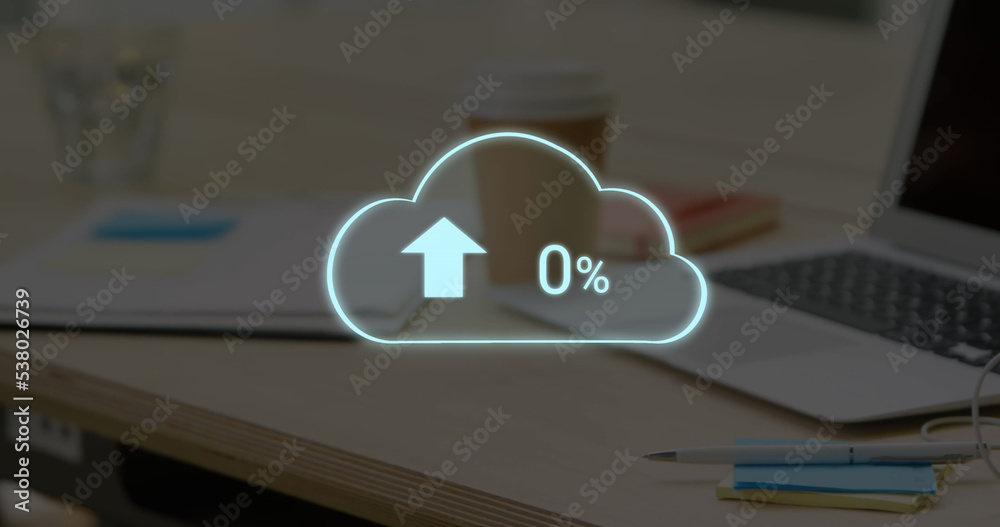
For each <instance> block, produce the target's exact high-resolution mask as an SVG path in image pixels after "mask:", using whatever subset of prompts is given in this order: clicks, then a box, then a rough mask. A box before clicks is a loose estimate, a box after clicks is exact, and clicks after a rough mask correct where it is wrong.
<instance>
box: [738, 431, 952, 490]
mask: <svg viewBox="0 0 1000 527" xmlns="http://www.w3.org/2000/svg"><path fill="white" fill-rule="evenodd" d="M736 444H737V445H790V448H789V451H791V452H793V454H792V455H791V457H790V462H789V463H788V464H784V465H737V466H736V468H735V470H734V471H733V488H734V489H735V490H758V489H775V488H777V490H793V491H794V490H798V491H814V492H888V493H903V494H933V493H934V492H935V491H936V490H937V480H936V478H935V476H934V467H932V466H931V465H930V464H929V463H927V464H920V465H804V464H800V463H798V462H797V461H796V459H797V458H798V457H799V456H800V454H799V453H798V452H796V451H795V450H794V447H795V445H803V447H805V446H808V445H806V443H805V442H804V441H801V440H789V439H756V438H753V439H751V438H739V439H737V440H736ZM813 450H815V447H813ZM803 452H804V454H805V455H808V450H804V451H803ZM779 482H783V483H779Z"/></svg>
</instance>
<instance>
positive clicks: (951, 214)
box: [901, 0, 1000, 230]
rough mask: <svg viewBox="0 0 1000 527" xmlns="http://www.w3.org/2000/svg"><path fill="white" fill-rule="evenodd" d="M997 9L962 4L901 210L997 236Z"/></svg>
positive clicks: (962, 0)
mask: <svg viewBox="0 0 1000 527" xmlns="http://www.w3.org/2000/svg"><path fill="white" fill-rule="evenodd" d="M997 20H1000V2H978V1H973V0H957V1H956V2H955V3H954V6H953V9H952V13H951V18H950V19H949V21H948V28H947V30H946V33H945V37H944V41H943V43H942V48H941V53H940V55H939V57H938V62H937V67H936V69H935V72H934V77H933V80H932V82H931V87H930V92H929V95H928V98H927V103H926V107H925V109H924V114H923V119H922V120H921V123H920V129H919V133H918V135H917V140H916V144H915V147H914V150H913V152H911V157H910V159H909V161H908V162H907V164H906V166H905V167H904V170H905V172H906V173H905V175H904V176H903V177H904V181H905V182H906V193H905V194H903V196H902V200H901V203H902V205H903V206H904V207H909V208H911V209H916V210H919V211H922V212H926V213H929V214H934V215H937V216H943V217H946V218H950V219H953V220H957V221H961V222H964V223H971V224H974V225H978V226H980V227H986V228H988V229H993V230H1000V211H998V209H1000V177H998V174H997V172H998V164H1000V111H998V108H1000V101H998V99H1000V90H998V89H997V84H996V83H995V82H994V79H995V78H997V71H996V70H997V69H998V68H1000V60H998V59H1000V56H998V55H1000V54H998V45H1000V37H998V36H997V34H996V27H995V25H996V21H997Z"/></svg>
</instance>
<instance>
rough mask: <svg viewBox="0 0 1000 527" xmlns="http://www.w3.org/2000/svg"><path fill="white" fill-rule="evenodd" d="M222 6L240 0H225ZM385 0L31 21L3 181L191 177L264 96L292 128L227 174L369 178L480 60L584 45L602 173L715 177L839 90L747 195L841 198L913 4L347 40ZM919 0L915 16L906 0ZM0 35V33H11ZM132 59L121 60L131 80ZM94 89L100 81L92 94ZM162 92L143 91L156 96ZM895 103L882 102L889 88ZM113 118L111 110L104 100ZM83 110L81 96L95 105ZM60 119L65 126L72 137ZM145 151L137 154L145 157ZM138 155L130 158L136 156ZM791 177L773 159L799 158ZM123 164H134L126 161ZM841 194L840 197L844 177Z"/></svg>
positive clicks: (428, 17)
mask: <svg viewBox="0 0 1000 527" xmlns="http://www.w3.org/2000/svg"><path fill="white" fill-rule="evenodd" d="M230 3H232V4H235V5H233V6H231V5H230ZM385 4H386V2H380V1H354V2H319V1H306V0H303V1H287V2H278V1H270V2H265V1H257V2H250V1H246V2H242V3H238V2H236V1H232V2H229V1H228V0H220V1H217V2H200V1H194V0H178V1H174V2H153V1H135V2H124V1H120V2H119V1H114V0H102V1H88V0H73V1H72V2H69V3H67V4H66V5H60V11H59V13H58V14H56V15H55V16H53V17H52V20H51V23H49V24H47V25H46V27H44V28H40V29H41V30H40V31H39V34H38V36H37V37H35V38H32V39H30V40H28V42H27V43H24V44H21V45H20V46H19V48H18V50H17V52H16V53H15V52H14V51H13V49H12V47H13V45H12V44H11V43H10V42H8V46H7V47H6V48H4V49H3V50H2V51H0V68H2V71H3V77H4V79H5V82H3V84H2V86H0V90H2V92H0V104H2V105H3V113H4V115H5V116H7V117H8V119H7V122H8V123H9V124H8V125H7V126H5V127H3V129H2V130H0V134H2V135H0V149H2V155H3V159H4V160H5V163H4V179H5V180H7V181H11V182H13V181H17V182H18V184H25V185H38V186H39V188H45V189H46V191H45V193H46V196H49V195H51V194H52V193H53V192H55V193H60V192H71V193H76V192H79V191H80V190H81V188H92V187H93V185H91V186H89V187H88V185H86V183H87V182H90V183H95V184H97V186H100V187H102V188H105V189H106V188H109V187H115V186H123V185H124V186H128V187H132V188H136V187H137V188H144V189H149V190H155V191H157V192H176V193H181V194H185V193H187V194H190V192H191V188H192V186H194V185H200V184H202V183H203V182H204V181H205V180H206V176H207V173H208V172H209V171H212V170H219V169H220V168H222V167H223V166H224V165H225V163H226V162H227V161H228V160H230V159H232V158H234V157H235V155H236V148H237V145H239V143H240V142H241V141H243V140H244V139H245V138H246V136H247V135H248V134H251V133H253V132H256V131H257V130H258V129H259V128H260V126H261V124H262V122H264V121H266V120H267V119H268V116H269V115H270V114H271V110H272V108H274V107H278V108H281V107H283V106H286V105H287V106H288V108H289V111H291V112H293V113H294V114H296V115H297V117H296V120H295V123H294V126H291V127H290V129H289V130H288V131H287V132H285V133H284V134H282V136H281V137H280V139H279V140H277V141H275V142H274V143H273V144H271V145H268V148H267V151H266V152H262V153H261V155H260V156H259V158H258V159H256V160H255V162H254V163H253V164H252V166H249V167H247V169H246V170H245V171H244V172H243V173H242V174H240V176H239V177H238V178H236V180H234V181H233V183H232V188H231V191H233V190H235V191H252V190H259V189H266V190H275V189H280V190H281V191H283V192H296V191H309V190H314V189H344V188H352V189H367V190H381V189H384V185H385V181H384V177H383V176H384V172H385V171H386V170H389V169H392V168H393V167H394V164H393V161H394V160H395V159H396V156H397V155H399V154H401V153H406V152H408V151H410V150H411V149H412V144H413V141H414V139H416V138H422V137H426V136H427V135H428V133H429V132H430V131H431V130H433V129H434V128H435V127H440V126H442V113H443V112H444V111H445V110H447V109H448V108H450V107H451V106H452V105H453V104H454V103H455V102H456V101H458V100H460V99H461V98H462V97H464V96H465V95H466V94H464V93H462V86H463V84H464V81H465V80H466V77H467V75H468V72H469V70H470V67H472V65H473V64H475V63H476V62H477V61H482V60H495V59H532V60H537V59H577V60H586V61H591V62H596V63H598V64H601V65H603V67H604V68H605V69H606V71H607V73H608V76H609V78H610V79H611V81H612V82H613V84H614V86H615V90H616V92H615V95H616V110H615V113H617V114H618V115H620V118H621V120H622V121H623V122H625V123H628V124H629V127H630V128H629V130H628V133H626V134H624V135H623V136H622V137H621V138H620V141H617V142H616V144H615V147H614V151H613V152H612V155H611V156H610V158H609V171H610V172H611V173H613V175H614V177H616V178H626V179H628V178H638V179H643V178H657V179H664V178H665V179H668V180H671V181H673V182H678V183H687V184H702V185H705V184H712V183H714V182H715V181H716V180H717V179H719V178H720V177H724V176H725V175H726V174H728V166H729V165H730V164H731V163H735V162H738V161H740V160H742V159H743V158H744V157H745V155H744V151H745V149H746V148H748V147H751V146H755V145H759V143H760V142H761V141H762V140H763V139H764V138H766V137H768V136H769V135H771V134H773V131H772V128H773V124H774V122H775V121H776V120H777V119H778V118H780V117H781V116H783V115H784V114H785V113H787V112H789V111H792V110H793V109H794V108H795V107H796V106H798V105H799V104H801V103H802V102H803V101H804V98H805V97H806V96H808V92H809V87H810V86H811V85H813V84H816V85H819V84H825V85H826V87H827V89H829V90H831V91H833V92H835V93H836V97H835V98H834V101H833V106H831V107H832V108H835V109H833V110H830V111H828V112H822V113H821V115H819V116H817V119H816V122H818V123H820V124H811V125H810V126H807V127H805V128H804V129H803V130H801V133H799V134H797V135H796V136H795V138H794V140H791V141H788V144H787V145H784V148H783V151H782V153H781V154H780V156H775V157H776V159H774V160H773V162H771V163H769V164H768V166H766V167H765V168H764V169H763V170H762V171H761V172H760V173H759V174H758V175H756V176H755V177H754V184H753V186H754V189H755V190H756V191H758V192H764V193H773V194H778V195H780V196H781V197H783V198H784V199H785V201H786V203H789V204H793V205H794V204H797V203H802V204H805V205H810V206H820V207H822V208H824V209H833V211H835V212H847V211H850V210H853V208H854V207H853V206H852V205H853V204H855V203H858V202H861V201H863V199H862V198H860V196H864V195H866V194H867V192H868V191H867V190H866V189H867V188H868V187H865V186H856V185H843V184H841V182H842V181H844V180H845V178H847V179H851V180H854V179H857V178H867V179H869V180H871V181H872V184H874V181H875V180H876V178H877V177H878V175H879V174H880V171H881V170H882V169H883V166H884V164H885V161H886V159H885V158H886V155H887V151H888V142H889V139H890V135H891V132H892V130H893V127H894V125H895V118H896V115H897V112H898V110H899V107H898V105H899V101H900V99H899V95H900V93H901V90H902V88H903V86H904V83H905V81H906V75H907V71H908V66H909V65H910V61H911V59H912V57H913V53H914V50H915V44H916V42H918V41H919V38H920V31H921V27H922V22H919V23H910V24H908V25H907V26H906V27H903V28H901V29H900V30H899V31H896V32H893V33H891V34H890V38H889V40H888V41H886V40H885V39H884V38H883V34H882V32H881V31H880V30H879V27H878V25H877V20H878V19H879V18H885V17H886V16H887V15H888V5H889V4H888V2H880V1H862V0H857V1H851V2H834V1H819V0H815V1H808V0H799V1H792V0H788V1H780V0H772V1H757V0H753V1H751V2H750V3H749V5H750V7H749V9H746V10H745V11H740V10H739V8H740V7H741V5H736V4H734V3H731V2H725V1H722V2H714V1H707V0H706V1H693V0H660V1H640V0H628V1H620V2H609V1H602V0H588V1H586V2H584V3H582V4H579V5H577V4H575V3H573V2H569V1H568V0H567V1H566V2H562V4H565V5H564V6H563V7H562V9H563V10H564V11H568V9H567V7H566V6H571V7H572V8H573V11H572V12H571V13H570V14H569V15H568V16H563V15H560V16H561V17H562V18H565V20H563V19H562V18H559V17H555V16H552V15H547V12H549V13H560V11H559V10H560V2H559V1H555V0H553V1H548V0H526V1H525V0H518V1H515V2H488V1H475V2H467V1H466V2H457V1H455V2H451V1H446V0H441V1H425V2H409V1H406V0H403V1H402V3H401V4H400V5H401V6H402V8H403V10H402V11H401V12H400V13H399V14H397V15H394V16H393V19H392V21H391V22H390V23H389V25H388V26H387V27H385V28H384V29H383V30H381V31H380V32H379V34H378V36H377V37H375V38H373V39H371V42H370V44H368V45H367V46H366V47H364V48H363V49H360V53H358V54H355V55H352V56H351V57H350V58H351V60H350V62H349V63H348V62H347V60H345V54H344V52H343V51H342V49H341V44H342V43H348V44H350V45H353V44H354V42H353V41H354V39H355V37H356V34H355V28H356V27H360V26H363V25H364V24H365V23H367V22H369V21H371V19H372V17H371V15H370V13H369V11H370V10H372V9H383V8H384V7H385ZM725 8H735V10H736V18H737V20H736V22H735V23H733V24H730V25H727V26H726V28H725V33H724V34H722V35H720V36H719V37H717V38H716V39H715V41H714V42H713V43H712V44H711V46H710V47H709V48H707V49H705V51H704V52H703V53H702V54H701V56H700V57H698V58H697V59H696V60H695V62H694V63H693V64H689V65H687V67H685V68H684V71H683V73H681V72H679V71H678V67H677V65H676V64H675V62H674V59H673V58H672V57H671V54H672V53H674V52H676V51H680V52H682V53H683V50H684V48H685V46H687V41H686V38H688V37H694V36H696V35H697V33H698V32H700V31H702V30H704V27H703V26H702V22H703V21H704V20H708V19H712V18H717V17H718V14H719V12H720V10H721V9H725ZM39 9H40V8H39V7H38V4H37V2H34V1H30V2H29V1H22V0H16V1H13V2H6V3H5V4H4V6H3V7H2V8H0V21H3V23H4V27H5V29H4V32H5V33H8V32H11V31H14V32H16V31H18V30H19V29H20V28H21V27H22V26H23V25H24V24H23V22H24V19H23V18H22V17H26V16H27V17H29V18H30V15H31V14H33V13H35V12H36V11H38V10H39ZM916 16H917V18H919V16H920V13H918V14H917V15H916ZM8 39H9V35H8ZM157 63H163V64H164V65H165V66H166V65H169V70H170V77H169V80H165V81H164V82H163V90H162V91H161V92H156V93H153V94H152V95H153V96H152V97H151V98H150V100H149V104H142V105H141V106H140V107H139V108H137V109H135V110H133V111H135V112H136V115H135V116H132V117H136V118H134V119H128V120H127V121H125V122H124V124H123V126H125V127H127V128H128V132H127V134H115V137H114V141H115V144H114V145H113V146H112V147H108V148H102V149H100V150H99V151H98V153H97V155H96V156H95V157H101V158H102V159H101V160H100V161H99V162H98V163H95V165H96V166H94V167H92V168H93V169H94V170H93V171H92V172H96V173H91V174H89V175H85V174H77V176H78V177H68V178H67V179H70V180H73V181H74V183H80V182H82V183H85V185H83V186H82V187H81V186H74V185H66V186H60V187H59V188H54V186H53V185H51V183H52V182H53V181H54V180H56V176H55V175H54V171H53V168H52V167H51V164H52V163H53V161H55V160H62V159H63V157H64V155H65V150H64V149H65V145H66V144H68V143H69V142H70V138H71V137H72V136H73V134H77V135H78V134H79V130H80V128H81V126H79V125H80V123H81V122H85V119H84V121H80V122H77V121H76V120H78V119H83V117H81V112H85V111H86V110H85V109H86V108H88V107H91V106H92V107H97V108H98V110H97V112H96V114H97V115H100V112H101V111H103V112H105V113H107V111H108V106H109V105H108V101H110V100H111V99H110V98H109V97H114V96H116V95H117V93H116V92H115V90H116V89H119V88H116V85H117V86H119V87H121V86H132V85H133V84H134V81H135V80H139V79H141V78H142V75H144V74H145V68H146V67H147V66H150V65H154V64H157ZM133 78H134V79H133ZM102 98H103V99H102ZM154 99H155V100H154ZM892 101H895V103H894V102H892ZM114 115H120V114H114ZM91 117H93V115H92V116H91ZM67 134H68V135H67ZM147 158H148V163H146V162H145V161H144V160H146V159H147ZM133 165H138V166H137V167H135V168H136V170H134V171H132V169H131V168H126V167H132V166H133ZM806 167H808V168H810V171H809V174H808V175H807V174H804V173H803V174H802V175H801V177H800V178H798V179H797V180H796V181H797V182H796V183H794V184H791V185H789V184H787V183H782V184H781V185H779V184H777V183H776V181H779V180H780V181H786V180H785V179H784V178H780V177H776V176H775V174H776V173H780V172H782V171H803V170H802V169H803V168H806ZM124 172H130V175H128V176H126V175H123V174H124ZM844 193H851V194H853V195H844Z"/></svg>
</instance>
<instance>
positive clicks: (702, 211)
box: [597, 184, 780, 259]
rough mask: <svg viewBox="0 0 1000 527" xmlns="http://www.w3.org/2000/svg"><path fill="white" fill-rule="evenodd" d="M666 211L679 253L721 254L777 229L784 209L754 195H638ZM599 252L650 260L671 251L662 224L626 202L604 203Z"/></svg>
mask: <svg viewBox="0 0 1000 527" xmlns="http://www.w3.org/2000/svg"><path fill="white" fill-rule="evenodd" d="M636 191H637V192H639V193H641V194H643V195H644V196H646V197H647V198H649V199H650V200H652V201H653V202H654V203H656V204H658V205H659V206H660V207H661V211H662V212H663V214H664V215H665V216H666V217H667V219H668V221H669V223H670V227H671V229H672V230H673V235H674V240H675V241H676V242H677V245H678V247H677V251H678V252H681V253H685V254H693V253H699V252H705V251H709V250H712V249H717V248H720V247H723V246H726V245H728V244H731V243H734V242H736V241H739V240H742V239H745V238H747V237H750V236H752V235H754V234H758V233H761V232H765V231H767V230H769V229H772V228H775V227H776V226H777V225H778V223H779V216H780V210H779V209H780V207H779V202H778V200H777V199H776V198H773V197H767V196H759V195H755V194H749V193H736V194H730V195H728V196H727V197H726V199H723V198H722V196H721V195H719V193H718V192H716V191H715V190H714V189H691V188H685V187H676V186H672V185H664V184H643V185H640V187H639V188H637V189H636ZM599 214H600V219H599V223H598V225H599V232H598V238H597V250H598V252H599V253H600V254H601V255H602V256H605V257H608V258H618V259H644V258H646V257H647V256H648V255H649V251H650V248H656V249H658V250H660V251H664V252H665V250H666V244H665V241H666V240H665V239H664V233H663V232H662V229H661V227H660V225H659V222H657V221H656V218H653V217H650V216H649V214H648V213H647V212H646V211H645V210H643V209H642V208H641V207H636V206H633V205H632V204H630V203H627V202H625V201H623V200H603V201H602V203H601V209H600V213H599Z"/></svg>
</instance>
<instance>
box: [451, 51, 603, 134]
mask: <svg viewBox="0 0 1000 527" xmlns="http://www.w3.org/2000/svg"><path fill="white" fill-rule="evenodd" d="M474 72H475V74H474V75H472V76H471V78H470V79H469V81H468V83H467V85H466V90H465V93H468V94H474V95H475V96H476V97H477V98H478V99H480V103H479V108H478V109H476V110H475V111H474V112H472V113H473V115H474V116H475V117H476V118H478V119H488V120H516V121H564V120H565V121H569V120H577V119H587V118H591V117H601V116H604V115H607V114H608V113H609V112H610V111H611V105H612V89H611V86H610V84H609V83H608V81H607V79H606V77H605V75H604V71H603V70H602V69H601V67H600V66H598V65H596V64H590V63H586V62H528V63H487V64H482V65H480V66H478V67H477V68H475V70H474ZM479 86H486V87H487V88H492V91H491V92H489V93H488V94H485V93H484V92H486V91H488V90H486V89H484V88H479ZM477 89H478V90H479V91H478V92H477V91H476V90H477ZM482 95H486V96H485V97H484V96H482Z"/></svg>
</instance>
